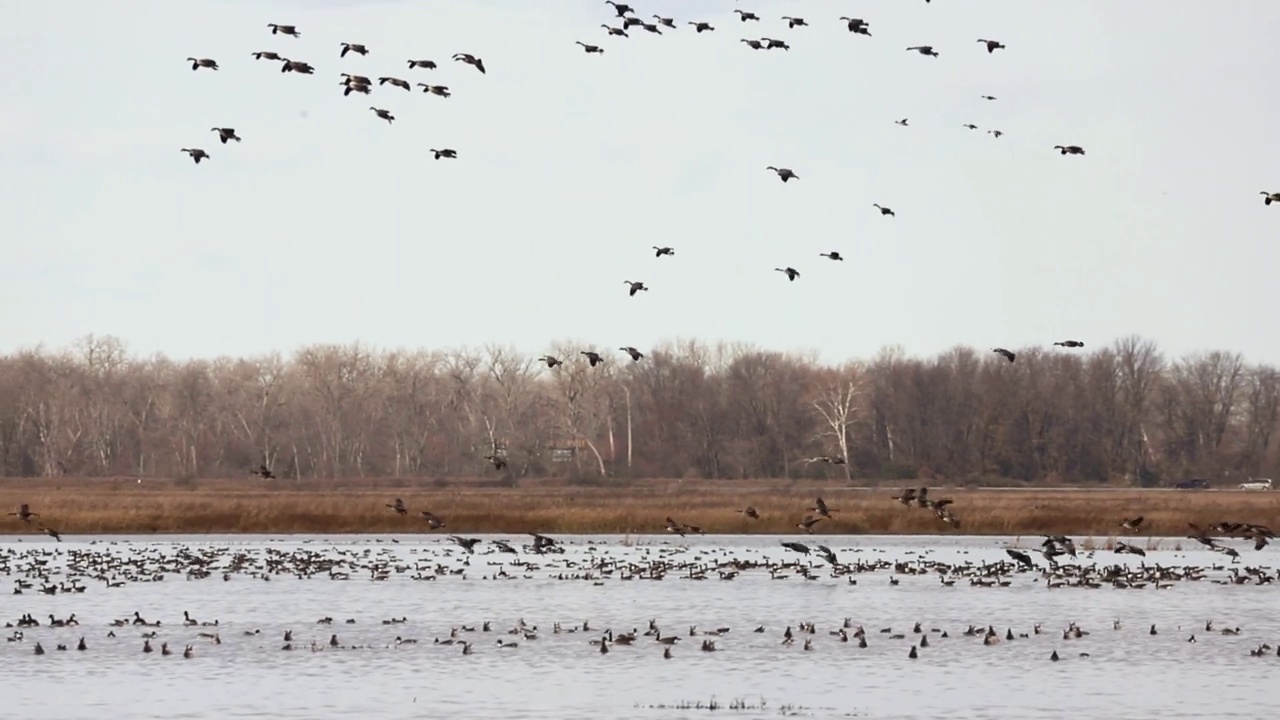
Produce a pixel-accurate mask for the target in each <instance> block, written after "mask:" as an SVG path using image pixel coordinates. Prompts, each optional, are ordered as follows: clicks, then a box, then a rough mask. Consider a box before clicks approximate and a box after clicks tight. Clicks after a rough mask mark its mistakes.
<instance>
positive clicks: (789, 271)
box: [774, 267, 800, 282]
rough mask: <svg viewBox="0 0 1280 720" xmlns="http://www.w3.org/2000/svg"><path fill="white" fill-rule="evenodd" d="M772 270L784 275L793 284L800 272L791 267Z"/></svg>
mask: <svg viewBox="0 0 1280 720" xmlns="http://www.w3.org/2000/svg"><path fill="white" fill-rule="evenodd" d="M774 270H775V271H777V272H780V273H785V274H786V276H787V279H788V280H790V281H791V282H795V280H796V278H798V277H800V271H799V270H796V269H795V268H793V267H785V268H774Z"/></svg>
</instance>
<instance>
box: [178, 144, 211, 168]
mask: <svg viewBox="0 0 1280 720" xmlns="http://www.w3.org/2000/svg"><path fill="white" fill-rule="evenodd" d="M182 152H184V153H186V154H188V155H190V156H191V159H192V160H194V161H195V163H196V164H197V165H199V164H200V161H201V160H204V159H206V158H208V157H209V153H207V152H205V151H204V150H201V149H200V148H182Z"/></svg>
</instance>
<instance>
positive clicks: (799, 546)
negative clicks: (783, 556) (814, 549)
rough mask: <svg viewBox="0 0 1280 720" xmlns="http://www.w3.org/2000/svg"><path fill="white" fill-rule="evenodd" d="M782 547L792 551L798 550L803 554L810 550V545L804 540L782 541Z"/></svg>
mask: <svg viewBox="0 0 1280 720" xmlns="http://www.w3.org/2000/svg"><path fill="white" fill-rule="evenodd" d="M782 547H784V548H786V549H788V550H791V551H792V552H798V553H800V554H801V555H808V554H809V552H810V551H809V546H808V545H805V544H804V543H802V542H784V543H782Z"/></svg>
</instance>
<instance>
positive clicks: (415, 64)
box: [408, 60, 439, 70]
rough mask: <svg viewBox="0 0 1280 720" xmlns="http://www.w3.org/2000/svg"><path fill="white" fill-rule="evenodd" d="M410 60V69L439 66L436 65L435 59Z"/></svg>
mask: <svg viewBox="0 0 1280 720" xmlns="http://www.w3.org/2000/svg"><path fill="white" fill-rule="evenodd" d="M408 62H409V69H410V70H412V69H414V68H422V69H424V70H435V69H436V68H437V67H439V66H438V65H436V61H435V60H409V61H408Z"/></svg>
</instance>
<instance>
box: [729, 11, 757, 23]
mask: <svg viewBox="0 0 1280 720" xmlns="http://www.w3.org/2000/svg"><path fill="white" fill-rule="evenodd" d="M734 12H736V13H738V17H739V18H741V19H742V22H746V21H748V20H755V21H756V22H759V21H760V16H759V15H756V14H755V13H753V12H747V11H746V10H736V9H735V10H734Z"/></svg>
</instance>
